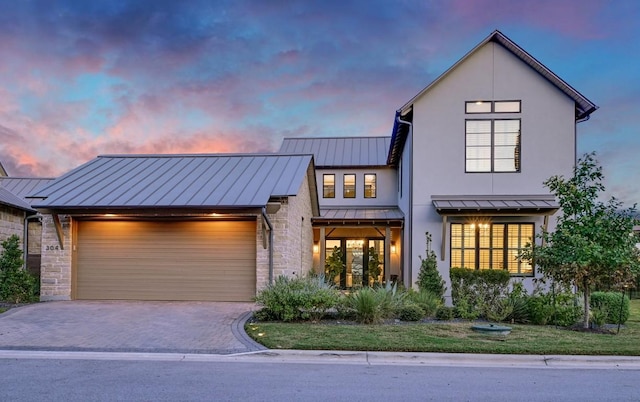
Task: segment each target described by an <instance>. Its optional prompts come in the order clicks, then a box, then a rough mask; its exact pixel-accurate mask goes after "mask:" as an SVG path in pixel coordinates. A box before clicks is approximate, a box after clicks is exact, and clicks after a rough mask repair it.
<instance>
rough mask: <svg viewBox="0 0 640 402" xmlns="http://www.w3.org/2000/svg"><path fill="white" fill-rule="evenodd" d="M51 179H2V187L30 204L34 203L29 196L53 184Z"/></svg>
mask: <svg viewBox="0 0 640 402" xmlns="http://www.w3.org/2000/svg"><path fill="white" fill-rule="evenodd" d="M53 180H54V179H51V178H42V177H38V178H32V177H0V186H2V187H4V188H6V189H7V190H9V191H10V192H11V193H13V195H15V196H17V197H19V198H22V199H23V200H24V201H25V202H27V203H28V204H32V203H33V201H34V200H33V199H31V198H27V196H29V195H31V194H33V193H34V192H36V191H37V190H38V189H39V188H40V187H43V186H45V185H47V184H49V183H51V182H52V181H53Z"/></svg>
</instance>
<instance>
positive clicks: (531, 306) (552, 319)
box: [527, 292, 582, 327]
mask: <svg viewBox="0 0 640 402" xmlns="http://www.w3.org/2000/svg"><path fill="white" fill-rule="evenodd" d="M527 307H528V313H529V319H530V321H531V323H532V324H536V325H547V324H554V325H559V326H562V327H569V326H572V325H574V324H575V323H577V322H578V321H580V319H581V318H582V308H581V307H580V306H579V305H578V304H577V303H576V295H575V294H573V293H571V292H561V293H558V294H556V295H553V294H551V293H541V294H537V295H533V296H531V297H530V298H529V299H528V301H527Z"/></svg>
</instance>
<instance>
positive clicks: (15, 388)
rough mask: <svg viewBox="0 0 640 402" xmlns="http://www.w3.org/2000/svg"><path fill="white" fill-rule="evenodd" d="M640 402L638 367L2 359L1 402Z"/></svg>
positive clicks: (0, 368)
mask: <svg viewBox="0 0 640 402" xmlns="http://www.w3.org/2000/svg"><path fill="white" fill-rule="evenodd" d="M45 400H46V401H282V400H287V401H298V400H300V401H367V402H370V401H377V400H385V401H389V400H391V401H394V400H402V401H493V402H495V401H560V400H561V401H581V402H584V401H603V400H606V401H609V400H611V401H613V400H615V401H638V400H640V370H635V369H631V370H630V369H626V370H620V369H594V368H549V367H547V368H514V367H446V366H419V365H415V364H412V365H402V364H394V365H384V364H380V365H369V364H331V363H315V364H309V363H291V362H289V363H273V362H255V361H249V362H232V361H227V362H219V361H201V362H200V361H154V360H149V359H144V360H82V359H37V358H29V359H22V358H3V359H0V401H45Z"/></svg>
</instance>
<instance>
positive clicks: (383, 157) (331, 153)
mask: <svg viewBox="0 0 640 402" xmlns="http://www.w3.org/2000/svg"><path fill="white" fill-rule="evenodd" d="M390 143H391V137H325V138H285V139H284V140H283V141H282V146H281V147H280V151H278V152H279V153H281V154H291V153H295V154H313V157H314V160H315V165H316V166H317V167H340V166H343V167H357V166H362V167H365V166H386V165H387V152H388V151H389V144H390Z"/></svg>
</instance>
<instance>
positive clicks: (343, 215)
mask: <svg viewBox="0 0 640 402" xmlns="http://www.w3.org/2000/svg"><path fill="white" fill-rule="evenodd" d="M403 219H404V215H403V213H402V211H400V210H399V209H398V208H393V207H388V208H365V207H361V208H322V209H321V210H320V217H319V218H315V219H314V220H315V221H318V220H327V221H347V220H349V221H354V220H355V221H391V220H393V221H398V220H403Z"/></svg>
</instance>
